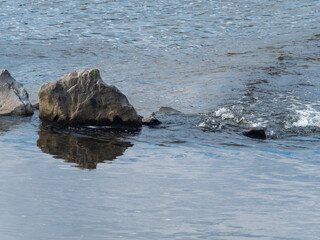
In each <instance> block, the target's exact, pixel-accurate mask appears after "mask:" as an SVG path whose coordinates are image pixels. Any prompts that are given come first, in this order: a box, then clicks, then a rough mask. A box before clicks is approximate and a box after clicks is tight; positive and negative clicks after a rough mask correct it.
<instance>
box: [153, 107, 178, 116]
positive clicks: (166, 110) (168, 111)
mask: <svg viewBox="0 0 320 240" xmlns="http://www.w3.org/2000/svg"><path fill="white" fill-rule="evenodd" d="M180 113H181V112H180V111H178V110H176V109H174V108H172V107H160V108H159V110H158V111H157V112H156V114H166V115H171V114H180Z"/></svg>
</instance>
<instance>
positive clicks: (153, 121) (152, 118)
mask: <svg viewBox="0 0 320 240" xmlns="http://www.w3.org/2000/svg"><path fill="white" fill-rule="evenodd" d="M160 124H161V122H160V121H159V120H158V119H157V118H156V117H155V116H154V115H153V114H152V115H151V116H150V117H149V118H142V125H146V126H157V125H160Z"/></svg>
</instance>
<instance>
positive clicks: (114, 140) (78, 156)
mask: <svg viewBox="0 0 320 240" xmlns="http://www.w3.org/2000/svg"><path fill="white" fill-rule="evenodd" d="M128 134H132V133H124V132H118V131H117V132H113V131H110V130H109V131H105V130H99V131H97V130H90V129H80V130H79V129H78V130H75V129H71V130H70V129H69V130H68V131H67V130H61V129H56V128H52V127H50V126H49V127H48V126H41V127H40V130H39V131H38V135H39V139H38V141H37V146H38V147H39V148H40V149H41V151H42V152H44V153H47V154H50V155H53V157H54V158H59V159H63V160H64V161H65V162H68V163H75V164H76V167H79V168H81V169H96V168H97V165H98V163H104V162H109V163H111V161H113V160H115V159H116V158H117V157H119V156H121V155H123V154H124V152H125V151H126V150H127V149H128V148H129V147H132V146H133V144H132V143H131V142H130V141H126V140H123V138H124V137H126V136H127V135H128Z"/></svg>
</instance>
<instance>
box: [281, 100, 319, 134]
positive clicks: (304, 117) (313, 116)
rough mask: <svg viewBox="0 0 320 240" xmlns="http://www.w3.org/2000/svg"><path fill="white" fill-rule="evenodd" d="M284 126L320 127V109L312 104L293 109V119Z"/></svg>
mask: <svg viewBox="0 0 320 240" xmlns="http://www.w3.org/2000/svg"><path fill="white" fill-rule="evenodd" d="M285 127H286V128H292V127H320V111H317V110H316V109H314V108H313V107H312V105H305V109H297V110H295V118H294V121H293V122H292V123H287V124H286V125H285Z"/></svg>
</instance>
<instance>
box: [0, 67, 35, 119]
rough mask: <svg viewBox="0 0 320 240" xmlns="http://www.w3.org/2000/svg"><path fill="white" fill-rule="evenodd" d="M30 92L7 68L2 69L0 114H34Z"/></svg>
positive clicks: (0, 75)
mask: <svg viewBox="0 0 320 240" xmlns="http://www.w3.org/2000/svg"><path fill="white" fill-rule="evenodd" d="M32 114H33V110H32V105H31V103H30V101H29V94H28V93H27V91H26V90H25V89H24V88H23V85H22V84H21V83H18V82H17V81H16V80H15V79H14V78H13V77H11V75H10V73H9V72H8V71H7V70H0V115H22V116H28V115H32Z"/></svg>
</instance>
